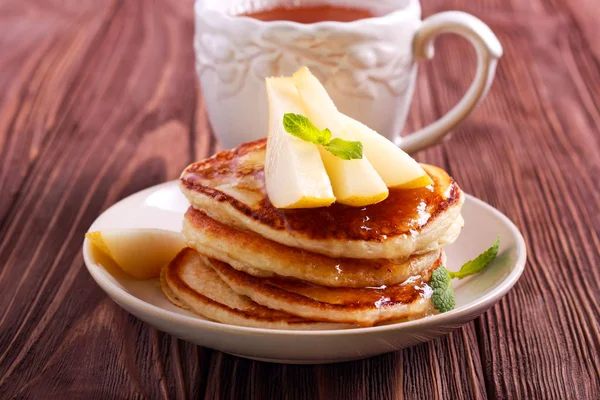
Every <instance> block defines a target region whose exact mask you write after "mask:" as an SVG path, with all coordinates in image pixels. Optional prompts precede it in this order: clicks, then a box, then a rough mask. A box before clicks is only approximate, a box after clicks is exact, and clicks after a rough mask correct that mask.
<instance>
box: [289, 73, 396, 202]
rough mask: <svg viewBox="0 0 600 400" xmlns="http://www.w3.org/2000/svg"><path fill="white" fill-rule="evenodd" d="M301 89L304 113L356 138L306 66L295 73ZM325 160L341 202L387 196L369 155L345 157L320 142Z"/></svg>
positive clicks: (334, 131)
mask: <svg viewBox="0 0 600 400" xmlns="http://www.w3.org/2000/svg"><path fill="white" fill-rule="evenodd" d="M293 79H294V84H295V85H296V88H297V89H298V92H299V93H300V98H301V99H302V105H303V109H304V115H306V116H307V117H308V118H309V119H310V120H311V121H312V123H313V124H314V125H315V126H316V127H317V128H318V129H320V130H323V129H326V128H327V129H329V130H330V131H331V134H332V138H340V139H344V140H350V141H354V140H356V138H355V137H354V135H353V134H352V133H351V132H350V131H349V130H348V127H347V126H346V121H345V119H344V117H343V116H342V114H341V113H340V112H339V111H338V109H337V108H336V107H335V104H334V103H333V100H331V98H330V97H329V95H328V94H327V91H326V90H325V87H323V85H322V84H321V82H319V80H318V79H317V78H316V77H315V76H314V75H313V74H312V73H311V72H310V71H309V70H308V68H306V67H302V68H300V69H299V70H298V71H296V73H294V75H293ZM319 151H320V153H321V158H322V159H323V164H324V165H325V169H326V170H327V174H328V175H329V179H330V181H331V186H332V188H333V194H334V195H335V197H336V199H337V201H338V202H339V203H342V204H347V205H350V206H355V207H360V206H365V205H368V204H374V203H378V202H380V201H382V200H384V199H385V198H387V196H388V194H389V191H388V188H387V187H386V185H385V183H384V181H383V180H382V179H381V177H380V176H379V174H378V173H377V171H376V170H375V168H373V166H372V165H371V163H370V162H369V160H368V158H367V157H365V156H364V155H363V158H362V159H355V160H343V159H341V158H339V157H336V156H334V155H333V154H331V153H329V152H328V151H327V150H325V149H323V148H322V146H319Z"/></svg>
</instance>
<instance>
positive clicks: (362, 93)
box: [194, 0, 502, 153]
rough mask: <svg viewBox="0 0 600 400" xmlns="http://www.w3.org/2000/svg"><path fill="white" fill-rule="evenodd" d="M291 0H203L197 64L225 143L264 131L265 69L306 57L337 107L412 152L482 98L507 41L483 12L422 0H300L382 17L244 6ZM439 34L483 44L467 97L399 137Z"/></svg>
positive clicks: (276, 71)
mask: <svg viewBox="0 0 600 400" xmlns="http://www.w3.org/2000/svg"><path fill="white" fill-rule="evenodd" d="M289 4H290V1H289V0H287V1H285V0H254V1H252V0H197V2H196V5H195V14H196V34H195V39H194V47H195V51H196V70H197V73H198V76H199V78H200V83H201V86H202V92H203V95H204V99H205V102H206V109H207V112H208V118H209V121H210V124H211V126H212V129H213V131H214V133H215V135H216V136H217V138H218V140H219V141H220V142H221V144H222V145H223V146H224V147H225V148H230V147H235V146H237V145H239V144H240V143H243V142H246V141H250V140H254V139H258V138H261V137H265V136H266V135H267V119H268V112H267V98H266V93H265V82H264V78H265V77H268V76H281V75H291V74H292V73H294V72H295V71H296V70H297V69H298V68H299V67H301V66H303V65H305V66H307V67H309V68H310V70H311V71H312V72H313V73H314V74H315V75H316V76H317V77H318V78H319V80H321V82H322V83H323V84H324V85H325V87H326V89H327V91H328V93H329V95H330V96H331V97H332V98H333V101H334V102H335V104H336V106H337V107H338V109H339V110H340V111H341V112H343V113H344V114H346V115H349V116H351V117H353V118H355V119H357V120H359V121H361V122H363V123H365V124H366V125H368V126H369V127H371V128H373V129H375V130H376V131H377V132H379V133H380V134H382V135H383V136H385V137H387V138H388V139H390V140H392V141H394V142H395V143H396V144H398V145H400V146H401V147H402V148H403V149H404V150H405V151H407V152H409V153H412V152H416V151H419V150H421V149H423V148H425V147H428V146H431V145H433V144H436V143H437V142H439V141H440V140H441V139H442V138H443V137H444V135H446V134H447V133H448V132H449V131H450V129H452V128H453V127H454V126H456V124H458V123H459V122H460V121H461V120H462V119H463V118H465V117H466V116H467V115H468V114H469V112H470V111H471V110H472V109H473V108H474V107H475V106H476V105H477V103H478V102H479V101H480V100H481V99H483V97H484V96H485V94H486V92H487V90H488V89H489V87H490V85H491V83H492V80H493V78H494V71H495V68H496V63H497V60H498V58H499V57H500V56H501V55H502V46H501V45H500V42H499V41H498V39H497V38H496V36H495V35H494V33H493V32H492V31H491V29H490V28H489V27H488V26H487V25H485V24H484V23H483V22H481V20H479V19H477V18H476V17H474V16H472V15H469V14H466V13H463V12H458V11H448V12H442V13H439V14H435V15H432V16H430V17H428V18H427V19H425V20H424V21H421V7H420V4H419V1H418V0H379V1H376V0H372V1H364V0H295V1H294V4H295V5H315V4H328V5H338V6H345V7H351V8H361V9H367V10H369V11H371V12H372V13H373V14H375V15H381V16H379V17H373V18H365V19H359V20H356V21H351V22H333V21H324V22H317V23H313V24H301V23H296V22H291V21H260V20H257V19H254V18H250V17H246V16H241V15H239V14H243V13H248V12H252V11H260V10H264V9H269V8H273V7H277V6H281V5H289ZM441 33H455V34H458V35H461V36H464V37H465V38H467V39H468V40H469V41H470V42H471V44H472V45H473V47H475V50H476V52H477V70H476V73H475V78H474V80H473V82H472V83H471V86H470V87H469V89H468V91H467V93H466V94H465V95H464V97H463V98H462V99H461V100H460V101H459V102H458V104H456V105H455V106H454V108H452V109H451V110H450V111H449V112H448V113H447V114H445V115H444V116H443V117H441V118H440V119H439V120H437V121H435V122H433V123H432V124H431V125H429V126H427V127H425V128H423V129H421V130H419V131H417V132H415V133H413V134H411V135H409V136H407V137H404V138H403V139H402V141H401V140H400V134H401V132H402V128H403V127H404V123H405V121H406V116H407V114H408V110H409V107H410V102H411V100H412V95H413V92H414V89H415V81H416V74H417V62H418V61H421V60H428V59H431V58H432V57H433V53H434V47H433V42H434V39H435V38H436V37H437V36H438V35H439V34H441Z"/></svg>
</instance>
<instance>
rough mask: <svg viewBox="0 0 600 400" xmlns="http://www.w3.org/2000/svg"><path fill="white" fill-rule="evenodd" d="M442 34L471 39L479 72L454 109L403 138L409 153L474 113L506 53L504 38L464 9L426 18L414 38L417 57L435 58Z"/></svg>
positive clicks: (423, 146)
mask: <svg viewBox="0 0 600 400" xmlns="http://www.w3.org/2000/svg"><path fill="white" fill-rule="evenodd" d="M440 33H456V34H459V35H461V36H463V37H465V38H467V39H468V40H469V41H470V42H471V44H472V45H473V47H475V51H476V52H477V71H476V72H475V78H474V79H473V82H472V83H471V86H470V87H469V90H467V93H465V95H464V96H463V98H462V99H460V101H459V102H458V103H457V104H456V105H455V106H454V107H453V108H452V109H451V110H450V111H448V112H447V113H446V114H445V115H444V116H443V117H441V118H440V119H438V120H437V121H435V122H433V123H431V124H430V125H428V126H426V127H424V128H422V129H420V130H418V131H417V132H414V133H413V134H411V135H408V136H406V137H403V138H402V141H401V142H400V147H401V148H402V149H403V150H404V151H406V152H407V153H415V152H417V151H419V150H422V149H424V148H426V147H429V146H432V145H434V144H437V143H438V142H440V141H441V140H442V138H443V137H444V136H446V135H447V134H448V132H449V131H450V130H451V129H452V128H454V127H455V126H456V125H457V124H458V123H459V122H460V121H462V120H463V119H464V118H465V117H466V116H467V115H468V114H469V113H470V112H471V110H472V109H473V108H474V107H475V106H476V105H477V103H479V101H481V100H482V99H483V98H484V97H485V94H486V93H487V91H488V89H489V88H490V85H491V84H492V81H493V80H494V72H495V71H496V64H497V62H498V58H500V57H501V56H502V45H501V44H500V41H499V40H498V38H497V37H496V35H494V32H492V30H491V29H490V28H489V27H488V26H487V25H486V24H484V23H483V22H482V21H481V20H480V19H478V18H476V17H474V16H472V15H470V14H467V13H464V12H460V11H446V12H441V13H439V14H435V15H432V16H431V17H429V18H427V19H425V20H423V22H422V23H421V25H420V26H419V28H418V29H417V32H416V33H415V36H414V38H413V54H414V58H415V60H417V61H420V60H430V59H431V58H433V54H434V46H433V43H434V40H435V38H436V37H437V36H438V35H439V34H440Z"/></svg>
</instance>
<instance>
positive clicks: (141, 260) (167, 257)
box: [85, 229, 186, 279]
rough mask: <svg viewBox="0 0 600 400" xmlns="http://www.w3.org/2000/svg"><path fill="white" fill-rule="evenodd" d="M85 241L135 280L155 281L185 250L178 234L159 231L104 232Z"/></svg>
mask: <svg viewBox="0 0 600 400" xmlns="http://www.w3.org/2000/svg"><path fill="white" fill-rule="evenodd" d="M85 237H86V238H87V239H88V240H89V241H90V242H91V243H92V245H94V246H95V247H97V248H98V249H99V250H101V251H102V252H104V253H105V254H106V255H108V256H109V257H110V258H111V259H112V260H113V261H114V262H115V264H117V265H118V266H119V268H121V269H122V270H123V271H124V272H125V273H127V274H128V275H130V276H132V277H133V278H137V279H151V278H158V277H159V275H160V269H161V268H162V267H163V266H164V265H166V264H167V263H169V262H170V261H171V260H172V259H173V258H174V257H175V256H176V255H177V253H179V251H180V250H181V249H183V248H184V247H186V244H185V242H184V241H183V238H182V237H181V234H180V233H178V232H173V231H167V230H162V229H115V230H105V231H96V232H88V233H86V234H85Z"/></svg>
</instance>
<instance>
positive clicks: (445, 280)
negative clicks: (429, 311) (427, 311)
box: [429, 265, 456, 313]
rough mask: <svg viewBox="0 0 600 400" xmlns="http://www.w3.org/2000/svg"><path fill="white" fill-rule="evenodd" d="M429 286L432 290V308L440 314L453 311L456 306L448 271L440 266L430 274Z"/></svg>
mask: <svg viewBox="0 0 600 400" xmlns="http://www.w3.org/2000/svg"><path fill="white" fill-rule="evenodd" d="M429 286H431V288H432V289H433V294H432V295H431V300H432V301H433V308H435V309H436V310H437V311H439V312H441V313H444V312H447V311H450V310H452V309H454V307H455V306H456V299H455V298H454V288H453V287H452V278H451V277H450V271H448V270H447V269H446V267H444V266H443V265H442V266H440V267H438V268H437V269H436V270H435V271H433V272H432V273H431V280H430V281H429Z"/></svg>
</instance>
